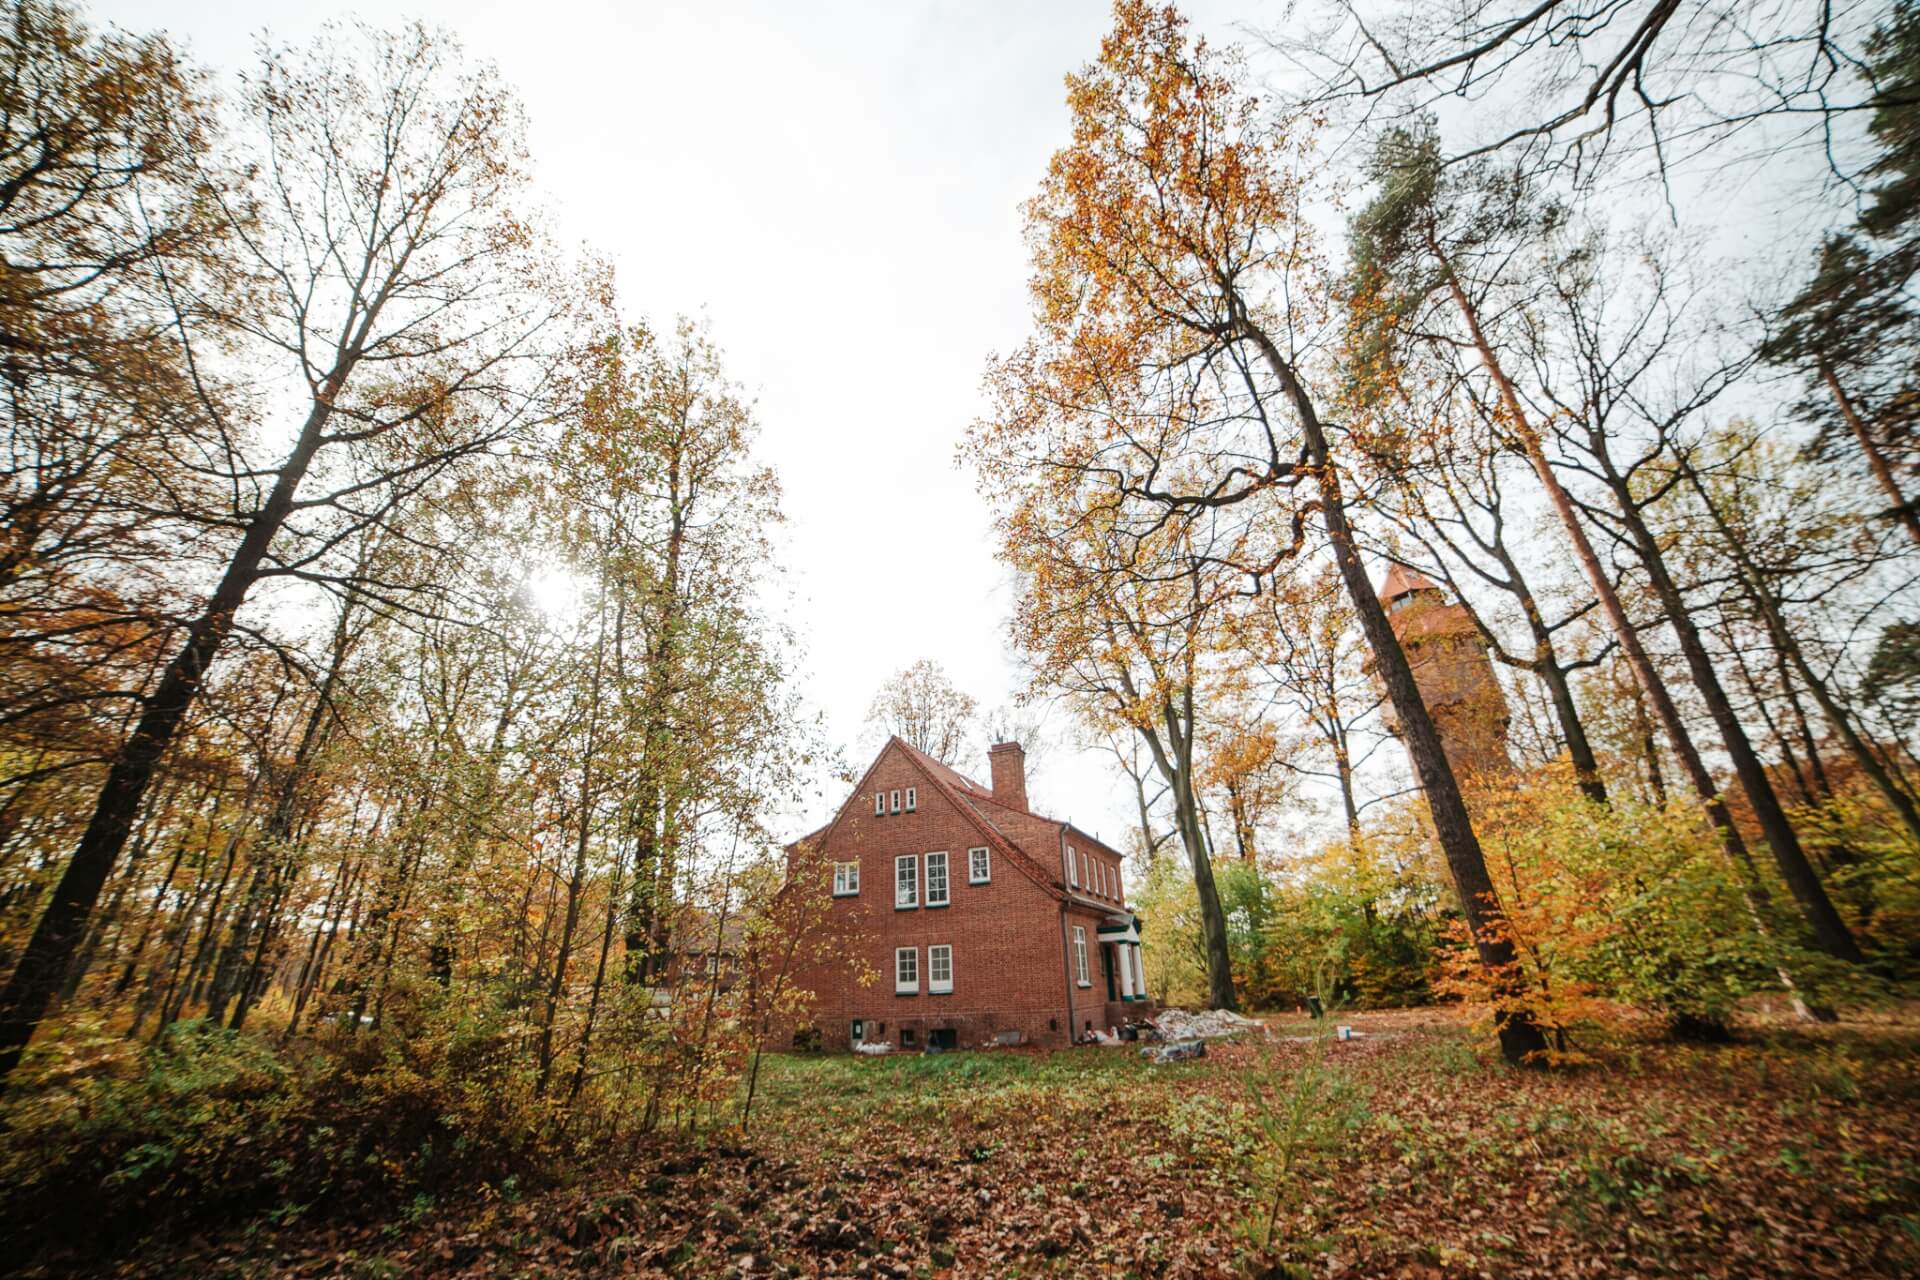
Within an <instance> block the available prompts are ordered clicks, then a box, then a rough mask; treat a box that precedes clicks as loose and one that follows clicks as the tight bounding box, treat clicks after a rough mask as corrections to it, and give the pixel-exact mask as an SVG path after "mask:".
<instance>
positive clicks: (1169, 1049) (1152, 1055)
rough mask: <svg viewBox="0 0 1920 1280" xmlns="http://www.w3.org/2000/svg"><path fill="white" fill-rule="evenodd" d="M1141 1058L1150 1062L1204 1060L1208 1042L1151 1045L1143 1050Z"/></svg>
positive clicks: (1191, 1041)
mask: <svg viewBox="0 0 1920 1280" xmlns="http://www.w3.org/2000/svg"><path fill="white" fill-rule="evenodd" d="M1140 1056H1141V1057H1143V1058H1145V1059H1146V1060H1147V1061H1148V1062H1179V1061H1181V1060H1182V1059H1183V1058H1204V1057H1206V1056H1207V1042H1206V1041H1205V1040H1182V1041H1180V1042H1179V1043H1177V1044H1150V1045H1146V1046H1143V1047H1142V1048H1141V1050H1140Z"/></svg>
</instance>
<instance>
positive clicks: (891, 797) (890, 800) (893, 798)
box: [887, 790, 900, 813]
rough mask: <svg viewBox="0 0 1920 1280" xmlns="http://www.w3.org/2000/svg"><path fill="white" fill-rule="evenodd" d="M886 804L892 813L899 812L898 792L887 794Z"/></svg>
mask: <svg viewBox="0 0 1920 1280" xmlns="http://www.w3.org/2000/svg"><path fill="white" fill-rule="evenodd" d="M887 804H888V805H889V806H890V807H891V808H892V810H893V812H895V813H898V812H900V792H899V791H898V790H894V791H889V792H887Z"/></svg>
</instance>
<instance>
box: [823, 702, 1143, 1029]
mask: <svg viewBox="0 0 1920 1280" xmlns="http://www.w3.org/2000/svg"><path fill="white" fill-rule="evenodd" d="M988 759H989V767H990V771H991V772H990V776H991V777H992V779H993V785H992V786H990V787H989V786H982V785H980V784H979V783H977V782H975V781H973V780H972V779H970V778H967V777H964V776H962V775H961V774H960V773H958V772H956V771H955V770H953V769H951V768H949V767H947V766H946V765H944V764H941V763H940V762H939V761H938V760H935V759H934V758H933V757H931V756H929V755H927V754H925V753H924V752H921V751H918V750H916V749H915V748H913V747H911V746H909V745H908V744H907V743H906V742H904V741H902V740H901V739H899V738H892V739H890V740H889V741H888V742H887V745H886V746H885V747H883V748H882V749H881V751H880V755H879V757H878V758H877V759H875V760H874V762H873V764H872V765H871V766H870V767H869V768H868V769H867V772H866V776H865V777H863V778H861V780H860V783H859V785H858V786H857V787H856V788H855V789H854V792H853V794H852V795H851V796H849V797H848V798H847V800H846V802H845V803H844V804H843V805H842V806H841V808H840V812H839V813H838V814H837V815H836V816H835V817H834V819H833V821H832V822H830V823H828V824H827V825H826V826H825V827H823V828H821V829H820V830H819V831H816V832H814V833H813V834H811V835H809V836H805V837H803V838H802V839H801V840H799V841H796V842H795V843H794V845H793V846H790V848H791V850H793V851H798V850H800V849H802V848H805V849H807V850H808V851H809V854H810V857H809V865H814V866H817V865H819V863H818V862H815V861H813V858H814V857H818V858H819V859H820V860H821V861H824V862H825V863H826V864H827V866H828V868H829V871H830V876H831V883H825V882H823V883H820V884H818V885H817V886H809V885H802V884H790V889H791V890H797V891H801V892H818V893H821V894H825V895H829V896H830V897H831V899H832V907H831V910H830V916H831V917H832V919H831V920H830V922H829V923H830V925H831V924H832V923H833V922H837V923H838V927H839V928H841V929H844V930H848V931H850V933H849V935H848V943H849V945H848V947H847V950H848V951H849V952H850V953H851V954H853V955H855V956H857V957H858V962H857V963H819V964H816V965H814V966H812V967H811V968H809V969H807V970H805V971H803V972H801V973H799V974H798V975H796V978H795V981H796V984H797V985H798V986H800V987H802V988H804V989H806V990H808V991H810V992H812V993H813V995H814V997H815V998H814V1004H813V1013H812V1019H813V1027H812V1028H811V1030H813V1031H816V1032H817V1033H818V1034H819V1037H820V1043H821V1044H822V1045H823V1046H824V1047H826V1048H830V1049H837V1048H841V1047H851V1046H853V1045H855V1044H859V1043H862V1042H867V1043H882V1042H884V1043H888V1044H891V1045H894V1046H895V1047H897V1048H899V1049H903V1050H911V1049H922V1048H960V1047H967V1048H972V1047H975V1046H979V1045H983V1044H987V1043H990V1042H995V1041H998V1042H1000V1043H1003V1044H1012V1043H1033V1044H1044V1045H1065V1044H1069V1043H1071V1042H1072V1040H1073V1038H1074V1037H1075V1036H1077V1035H1083V1034H1085V1033H1086V1032H1087V1031H1089V1030H1095V1029H1098V1030H1103V1031H1104V1030H1106V1029H1107V1028H1109V1027H1114V1026H1118V1025H1119V1024H1121V1023H1123V1022H1125V1021H1126V1020H1127V1019H1128V1018H1130V1017H1138V1016H1140V1015H1141V1014H1142V1013H1143V1011H1144V1009H1145V1007H1146V1001H1147V992H1146V970H1145V969H1144V968H1143V967H1142V965H1141V962H1140V921H1139V920H1138V918H1136V917H1135V916H1134V915H1133V914H1132V913H1131V912H1130V911H1128V910H1127V907H1126V887H1125V884H1124V882H1123V879H1122V876H1121V870H1120V864H1121V859H1120V855H1119V854H1118V853H1116V852H1115V851H1114V850H1113V849H1111V848H1109V847H1108V846H1107V845H1105V844H1102V843H1101V842H1100V841H1099V840H1096V839H1095V838H1094V837H1092V836H1090V835H1088V834H1087V833H1086V832H1084V831H1081V830H1079V829H1078V828H1076V827H1074V826H1072V825H1071V824H1070V823H1066V822H1062V821H1059V820H1057V819H1054V818H1046V817H1042V816H1041V815H1039V814H1036V813H1034V812H1033V811H1032V810H1031V809H1030V808H1029V807H1028V802H1027V776H1026V775H1027V770H1026V752H1025V751H1024V750H1023V749H1022V748H1021V747H1020V745H1019V744H1018V743H1013V742H1003V743H1001V744H999V745H998V746H995V747H993V748H992V749H991V751H990V752H989V753H988ZM815 851H817V852H815ZM809 878H811V877H809ZM821 878H822V880H823V881H825V880H826V879H827V875H825V874H823V875H822V877H821ZM868 966H870V967H871V970H872V971H876V972H878V973H879V975H880V980H879V981H878V982H872V983H868V984H864V985H863V984H862V983H860V982H859V981H858V980H857V979H856V972H858V971H860V970H862V969H865V968H866V967H868Z"/></svg>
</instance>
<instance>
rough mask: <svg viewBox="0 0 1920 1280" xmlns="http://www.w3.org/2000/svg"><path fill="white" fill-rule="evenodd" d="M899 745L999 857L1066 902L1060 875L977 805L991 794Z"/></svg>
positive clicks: (923, 754) (894, 743)
mask: <svg viewBox="0 0 1920 1280" xmlns="http://www.w3.org/2000/svg"><path fill="white" fill-rule="evenodd" d="M896 746H897V747H899V748H900V750H901V752H902V753H904V754H905V755H906V757H907V759H908V760H909V761H911V762H912V763H913V765H914V767H915V768H917V769H919V770H920V772H921V774H922V775H923V776H924V777H925V778H926V779H927V781H928V782H930V783H932V784H933V788H934V790H936V791H938V792H940V793H941V794H943V795H944V796H946V798H947V800H948V802H949V803H951V804H952V805H953V807H954V808H956V809H958V810H959V811H960V813H961V816H963V817H965V818H966V819H967V820H968V821H969V822H970V823H971V824H972V825H973V827H974V828H975V829H976V830H978V831H979V832H980V834H981V835H983V836H985V837H986V840H987V847H988V848H990V849H992V850H993V851H994V852H995V853H997V854H999V855H1000V856H1001V858H1002V859H1003V860H1006V861H1010V862H1012V863H1013V865H1014V866H1015V867H1017V868H1019V869H1020V871H1021V872H1022V873H1023V874H1024V875H1025V876H1026V877H1027V878H1028V879H1029V880H1032V881H1033V882H1034V883H1035V884H1037V885H1039V886H1040V887H1041V888H1042V889H1044V890H1046V892H1047V893H1048V895H1050V896H1051V897H1053V898H1055V899H1064V898H1065V897H1066V896H1067V891H1066V889H1065V888H1064V887H1063V886H1062V885H1061V884H1060V879H1059V875H1058V874H1057V873H1054V874H1049V873H1048V871H1047V869H1046V868H1045V867H1044V866H1042V865H1041V864H1040V863H1039V862H1038V861H1037V860H1035V859H1034V857H1033V856H1032V855H1031V854H1029V853H1028V852H1027V851H1026V850H1025V849H1022V848H1021V847H1020V846H1019V844H1018V843H1016V842H1015V841H1013V840H1011V839H1009V838H1008V837H1007V836H1006V834H1005V833H1004V832H1002V831H1001V830H1000V828H999V827H997V826H995V825H994V824H993V822H992V821H991V820H990V819H989V818H988V817H987V815H986V814H985V813H984V812H982V810H981V809H980V807H979V805H977V804H975V803H974V801H975V800H976V799H979V800H985V801H989V802H991V801H992V799H993V796H992V793H991V792H989V791H987V790H986V789H985V788H983V787H981V786H980V785H979V784H978V783H975V782H972V781H971V780H970V779H968V778H965V777H963V776H961V774H960V773H959V772H958V771H956V770H954V769H951V768H949V767H948V766H946V765H944V764H942V763H940V762H939V761H938V760H935V759H934V758H933V757H932V756H930V755H928V754H927V753H926V752H924V751H922V750H920V749H919V748H918V747H916V746H914V745H913V744H912V743H909V742H907V741H906V740H905V739H903V738H900V737H897V736H896V737H894V738H890V739H888V741H887V747H896ZM880 755H881V756H885V755H886V749H885V748H882V749H881V752H880ZM874 763H875V764H876V765H877V764H879V763H880V761H879V759H878V758H876V759H875V760H874ZM867 772H869V773H871V772H873V771H872V769H868V771H867ZM949 779H951V781H949ZM1001 807H1002V808H1008V806H1005V805H1002V806H1001ZM1009 812H1013V813H1018V812H1020V811H1019V810H1017V809H1011V808H1009ZM1029 816H1035V815H1029ZM1041 821H1042V822H1048V823H1051V824H1052V825H1053V826H1055V827H1062V826H1063V824H1061V823H1055V822H1052V820H1051V819H1048V818H1042V819H1041Z"/></svg>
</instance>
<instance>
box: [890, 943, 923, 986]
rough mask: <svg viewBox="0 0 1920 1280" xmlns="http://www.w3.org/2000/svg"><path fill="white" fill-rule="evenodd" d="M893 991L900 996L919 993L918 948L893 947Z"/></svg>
mask: <svg viewBox="0 0 1920 1280" xmlns="http://www.w3.org/2000/svg"><path fill="white" fill-rule="evenodd" d="M893 993H894V994H895V995H901V996H913V995H919V994H920V949H919V948H918V947H895V948H894V949H893Z"/></svg>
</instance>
